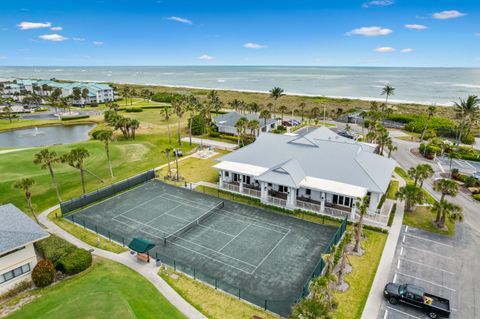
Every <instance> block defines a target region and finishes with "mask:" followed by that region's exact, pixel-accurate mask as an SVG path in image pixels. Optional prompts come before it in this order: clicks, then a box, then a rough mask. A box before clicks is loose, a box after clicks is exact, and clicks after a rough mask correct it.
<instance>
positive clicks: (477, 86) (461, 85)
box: [450, 83, 480, 89]
mask: <svg viewBox="0 0 480 319" xmlns="http://www.w3.org/2000/svg"><path fill="white" fill-rule="evenodd" d="M450 86H453V87H458V88H467V89H480V84H468V83H452V84H451V85H450Z"/></svg>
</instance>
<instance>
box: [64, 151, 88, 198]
mask: <svg viewBox="0 0 480 319" xmlns="http://www.w3.org/2000/svg"><path fill="white" fill-rule="evenodd" d="M89 156H90V153H89V152H88V150H87V149H86V148H84V147H77V148H74V149H72V150H70V152H68V153H66V154H63V155H62V157H61V160H62V163H66V164H68V165H70V166H71V167H73V168H76V169H78V170H79V171H80V178H81V181H82V191H83V195H85V194H86V193H87V191H86V189H85V171H84V170H85V168H84V162H85V160H86V159H87V158H88V157H89Z"/></svg>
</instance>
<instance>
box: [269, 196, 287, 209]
mask: <svg viewBox="0 0 480 319" xmlns="http://www.w3.org/2000/svg"><path fill="white" fill-rule="evenodd" d="M267 199H268V202H269V203H270V204H273V205H275V206H281V207H285V206H287V201H286V200H284V199H281V198H277V197H272V196H268V198H267Z"/></svg>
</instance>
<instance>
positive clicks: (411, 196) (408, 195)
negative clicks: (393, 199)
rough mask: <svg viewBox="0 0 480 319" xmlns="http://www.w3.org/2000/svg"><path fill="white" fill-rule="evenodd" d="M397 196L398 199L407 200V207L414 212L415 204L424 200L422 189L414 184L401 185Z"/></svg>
mask: <svg viewBox="0 0 480 319" xmlns="http://www.w3.org/2000/svg"><path fill="white" fill-rule="evenodd" d="M396 196H397V198H398V199H400V200H402V201H405V209H406V210H407V211H409V212H413V209H414V208H415V205H417V204H421V203H422V202H423V200H424V194H423V192H422V190H421V189H420V188H418V187H417V186H414V185H406V186H403V187H400V189H399V190H398V192H397V194H396Z"/></svg>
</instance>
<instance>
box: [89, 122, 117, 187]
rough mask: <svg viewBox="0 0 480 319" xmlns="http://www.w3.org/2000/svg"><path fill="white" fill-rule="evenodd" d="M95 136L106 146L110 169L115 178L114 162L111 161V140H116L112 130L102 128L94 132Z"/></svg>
mask: <svg viewBox="0 0 480 319" xmlns="http://www.w3.org/2000/svg"><path fill="white" fill-rule="evenodd" d="M93 138H94V139H96V140H98V141H102V142H103V144H104V146H105V154H106V155H107V161H108V167H109V169H110V177H111V178H113V177H114V176H113V169H112V162H111V161H110V142H113V141H114V135H113V131H112V130H100V131H96V132H95V133H94V134H93Z"/></svg>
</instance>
